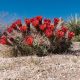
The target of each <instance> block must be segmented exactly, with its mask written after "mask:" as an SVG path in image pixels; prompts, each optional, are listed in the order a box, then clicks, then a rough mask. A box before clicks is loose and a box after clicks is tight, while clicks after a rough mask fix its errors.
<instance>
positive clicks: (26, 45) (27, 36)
mask: <svg viewBox="0 0 80 80" xmlns="http://www.w3.org/2000/svg"><path fill="white" fill-rule="evenodd" d="M73 37H74V32H71V31H69V29H68V27H67V26H65V24H64V21H63V20H62V19H59V18H54V20H53V21H51V20H50V19H47V18H46V19H43V18H42V16H36V17H34V18H31V19H27V18H26V19H25V24H24V25H23V24H22V22H21V20H20V19H19V20H17V21H15V22H14V23H12V24H11V25H10V26H9V27H8V28H7V29H6V30H5V32H4V33H3V35H2V36H1V37H0V44H3V45H10V46H13V47H14V51H15V53H16V56H17V55H32V54H35V55H39V56H42V55H47V54H49V53H58V52H65V51H67V50H68V49H69V48H70V46H71V40H72V38H73Z"/></svg>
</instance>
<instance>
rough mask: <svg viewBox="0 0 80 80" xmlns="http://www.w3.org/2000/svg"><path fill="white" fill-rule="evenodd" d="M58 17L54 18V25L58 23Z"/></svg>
mask: <svg viewBox="0 0 80 80" xmlns="http://www.w3.org/2000/svg"><path fill="white" fill-rule="evenodd" d="M59 21H60V20H59V19H58V18H54V26H56V25H57V24H58V23H59Z"/></svg>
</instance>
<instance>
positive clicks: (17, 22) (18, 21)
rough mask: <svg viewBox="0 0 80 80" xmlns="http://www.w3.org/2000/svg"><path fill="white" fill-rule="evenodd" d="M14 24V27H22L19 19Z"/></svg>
mask: <svg viewBox="0 0 80 80" xmlns="http://www.w3.org/2000/svg"><path fill="white" fill-rule="evenodd" d="M15 23H16V25H18V26H19V27H20V26H22V23H21V20H20V19H18V20H17V21H16V22H15Z"/></svg>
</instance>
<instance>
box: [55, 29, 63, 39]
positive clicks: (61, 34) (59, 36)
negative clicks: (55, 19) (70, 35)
mask: <svg viewBox="0 0 80 80" xmlns="http://www.w3.org/2000/svg"><path fill="white" fill-rule="evenodd" d="M56 35H57V37H58V38H62V37H64V32H63V31H61V30H58V31H57V32H56Z"/></svg>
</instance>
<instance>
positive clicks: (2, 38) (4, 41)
mask: <svg viewBox="0 0 80 80" xmlns="http://www.w3.org/2000/svg"><path fill="white" fill-rule="evenodd" d="M0 44H3V45H5V44H7V38H6V36H4V35H3V36H2V37H1V38H0Z"/></svg>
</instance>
